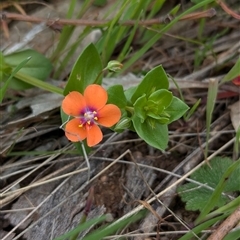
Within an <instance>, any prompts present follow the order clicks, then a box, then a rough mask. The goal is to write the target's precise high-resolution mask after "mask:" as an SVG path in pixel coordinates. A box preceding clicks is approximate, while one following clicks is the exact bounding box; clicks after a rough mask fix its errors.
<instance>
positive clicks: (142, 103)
mask: <svg viewBox="0 0 240 240" xmlns="http://www.w3.org/2000/svg"><path fill="white" fill-rule="evenodd" d="M147 103H148V101H147V97H146V94H143V96H141V97H139V98H138V99H137V101H136V102H135V103H134V115H135V116H137V117H138V118H140V119H141V123H143V122H144V120H145V119H146V117H147V111H146V109H145V108H146V107H147ZM140 119H139V120H140Z"/></svg>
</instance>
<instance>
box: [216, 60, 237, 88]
mask: <svg viewBox="0 0 240 240" xmlns="http://www.w3.org/2000/svg"><path fill="white" fill-rule="evenodd" d="M237 76H240V58H239V59H238V60H237V62H236V63H235V64H234V66H233V67H232V69H231V70H230V71H229V72H228V73H227V74H226V75H225V77H224V78H223V79H222V80H221V82H220V83H221V84H222V83H225V82H229V81H232V80H233V79H234V78H236V77H237Z"/></svg>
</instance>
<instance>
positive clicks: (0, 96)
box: [0, 57, 31, 103]
mask: <svg viewBox="0 0 240 240" xmlns="http://www.w3.org/2000/svg"><path fill="white" fill-rule="evenodd" d="M30 59H31V58H30V57H29V58H27V59H25V60H23V61H22V62H21V63H20V64H19V65H18V66H16V67H15V68H14V69H13V70H12V73H11V75H10V76H9V77H8V79H7V80H6V81H5V83H4V85H3V86H2V87H1V88H0V103H1V102H2V100H3V98H4V96H5V93H6V91H7V89H8V86H9V84H10V81H11V80H12V78H13V77H14V75H15V74H16V73H17V72H18V71H19V70H20V69H21V68H23V67H24V65H25V64H26V63H27V62H28V61H29V60H30ZM0 61H1V60H0ZM2 61H3V58H2Z"/></svg>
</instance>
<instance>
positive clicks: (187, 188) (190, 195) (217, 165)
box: [177, 157, 240, 211]
mask: <svg viewBox="0 0 240 240" xmlns="http://www.w3.org/2000/svg"><path fill="white" fill-rule="evenodd" d="M232 164H233V161H232V160H231V159H229V158H219V157H216V158H214V159H212V160H211V162H210V165H211V168H210V167H209V166H208V165H207V164H205V165H203V166H202V167H201V168H199V169H198V170H196V171H195V172H194V173H193V174H192V175H191V179H193V180H195V181H197V182H199V183H201V184H205V185H207V186H209V187H211V188H212V189H207V188H205V187H204V186H202V187H199V185H197V184H195V183H187V184H184V185H182V186H180V187H179V188H178V190H177V191H178V193H179V194H180V196H181V199H182V201H184V202H186V209H187V210H193V211H196V210H200V211H203V209H204V208H205V207H206V206H207V205H210V204H209V201H210V199H211V197H212V196H213V194H214V192H215V191H216V190H215V189H216V188H217V186H218V184H219V183H221V184H222V186H223V191H224V192H233V191H240V184H239V171H240V166H239V165H240V164H238V166H237V167H236V168H235V170H234V172H233V173H232V174H231V176H230V177H229V178H228V179H227V180H226V179H225V180H226V181H225V182H226V184H225V182H224V181H223V176H224V174H226V171H227V169H228V168H229V167H231V166H232ZM228 175H230V173H228ZM223 191H221V192H220V194H219V195H218V197H217V199H214V202H213V205H212V204H211V205H212V208H214V207H221V206H223V205H224V204H226V203H227V202H228V198H227V197H226V196H225V195H222V194H221V193H222V192H223Z"/></svg>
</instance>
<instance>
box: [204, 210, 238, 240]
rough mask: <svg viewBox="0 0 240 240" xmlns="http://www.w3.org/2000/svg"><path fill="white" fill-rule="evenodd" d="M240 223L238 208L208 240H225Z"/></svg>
mask: <svg viewBox="0 0 240 240" xmlns="http://www.w3.org/2000/svg"><path fill="white" fill-rule="evenodd" d="M239 221H240V207H238V208H237V209H236V210H235V211H234V212H233V213H232V214H231V215H230V216H229V217H228V218H227V219H226V220H225V221H224V222H223V223H222V224H221V225H220V226H219V227H218V229H217V230H216V231H215V232H214V233H213V234H212V235H211V236H210V237H209V238H208V239H207V240H217V239H223V238H224V236H226V235H227V234H228V232H229V231H230V230H232V229H233V228H234V227H235V226H236V225H237V223H238V222H239Z"/></svg>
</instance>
